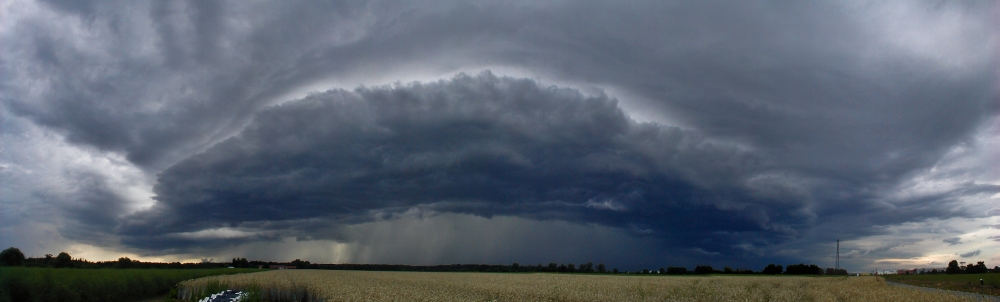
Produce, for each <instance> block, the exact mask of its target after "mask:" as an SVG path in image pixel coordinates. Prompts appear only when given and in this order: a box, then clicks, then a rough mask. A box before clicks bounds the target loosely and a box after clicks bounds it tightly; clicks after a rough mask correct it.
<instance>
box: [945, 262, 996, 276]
mask: <svg viewBox="0 0 1000 302" xmlns="http://www.w3.org/2000/svg"><path fill="white" fill-rule="evenodd" d="M989 271H990V269H989V268H986V263H984V262H983V261H979V262H976V264H972V263H969V265H967V266H964V267H963V266H960V265H958V260H952V261H951V262H948V267H947V268H945V271H944V272H945V273H946V274H982V273H987V272H989ZM992 271H993V272H994V273H1000V266H994V267H993V270H992Z"/></svg>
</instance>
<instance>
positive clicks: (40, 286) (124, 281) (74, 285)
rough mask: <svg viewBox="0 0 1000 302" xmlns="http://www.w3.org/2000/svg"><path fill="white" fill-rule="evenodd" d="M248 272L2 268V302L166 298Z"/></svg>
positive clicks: (0, 297)
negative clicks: (182, 286) (205, 280)
mask: <svg viewBox="0 0 1000 302" xmlns="http://www.w3.org/2000/svg"><path fill="white" fill-rule="evenodd" d="M251 271H258V270H247V269H224V268H223V269H79V268H27V267H0V302H7V301H13V302H35V301H37V302H45V301H65V302H87V301H133V300H136V299H141V298H149V297H153V296H156V295H165V294H167V293H168V292H169V291H170V289H171V288H172V287H173V286H174V285H176V284H177V283H178V282H181V281H183V280H188V279H192V278H198V277H204V276H211V275H220V274H237V273H246V272H251Z"/></svg>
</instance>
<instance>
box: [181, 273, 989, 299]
mask: <svg viewBox="0 0 1000 302" xmlns="http://www.w3.org/2000/svg"><path fill="white" fill-rule="evenodd" d="M220 285H221V286H222V287H226V288H229V289H235V290H250V291H252V292H256V294H257V295H259V296H260V297H261V298H263V300H265V301H282V300H284V301H289V300H298V301H307V300H308V301H975V299H972V298H969V297H964V296H958V295H954V294H949V293H942V292H929V291H922V290H914V289H909V288H902V287H895V286H889V285H886V284H885V283H884V282H881V281H876V279H875V278H873V277H792V276H637V275H571V274H511V273H426V272H369V271H327V270H276V271H267V272H260V273H251V274H241V275H230V276H213V277H206V278H200V279H195V280H189V281H185V282H182V283H181V284H180V285H179V291H178V294H179V295H180V297H178V298H180V299H192V298H194V297H195V296H198V294H199V293H200V292H203V291H204V290H203V289H205V288H213V289H212V290H216V289H218V288H219V286H220Z"/></svg>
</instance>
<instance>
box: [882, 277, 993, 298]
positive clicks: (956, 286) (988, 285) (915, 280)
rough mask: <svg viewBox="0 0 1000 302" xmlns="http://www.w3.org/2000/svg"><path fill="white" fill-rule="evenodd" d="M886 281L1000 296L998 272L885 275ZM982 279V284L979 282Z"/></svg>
mask: <svg viewBox="0 0 1000 302" xmlns="http://www.w3.org/2000/svg"><path fill="white" fill-rule="evenodd" d="M883 277H885V279H886V280H887V281H892V282H898V283H903V284H910V285H916V286H924V287H934V288H940V289H950V290H957V291H963V292H970V293H980V294H988V295H994V296H1000V274H997V273H987V274H953V275H948V274H926V275H885V276H883ZM979 279H983V285H980V284H979Z"/></svg>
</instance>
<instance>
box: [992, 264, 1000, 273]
mask: <svg viewBox="0 0 1000 302" xmlns="http://www.w3.org/2000/svg"><path fill="white" fill-rule="evenodd" d="M993 272H994V273H1000V266H997V265H994V266H993Z"/></svg>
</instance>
